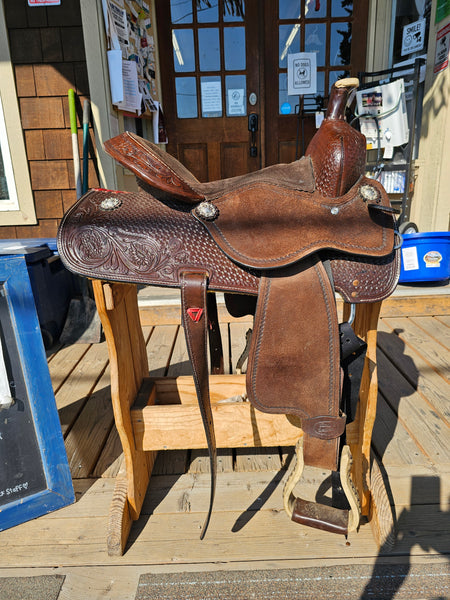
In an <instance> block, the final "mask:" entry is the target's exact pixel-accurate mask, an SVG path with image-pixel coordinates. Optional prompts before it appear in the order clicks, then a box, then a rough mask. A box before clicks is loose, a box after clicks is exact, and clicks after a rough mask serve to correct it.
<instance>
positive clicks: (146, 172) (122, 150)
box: [104, 131, 314, 204]
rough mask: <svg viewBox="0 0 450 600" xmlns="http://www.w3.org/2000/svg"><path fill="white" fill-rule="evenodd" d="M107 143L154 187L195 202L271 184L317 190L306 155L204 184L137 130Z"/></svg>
mask: <svg viewBox="0 0 450 600" xmlns="http://www.w3.org/2000/svg"><path fill="white" fill-rule="evenodd" d="M104 146H105V150H106V151H107V152H108V154H110V155H111V156H112V157H113V158H114V159H115V160H116V161H117V162H119V163H120V164H121V165H123V166H124V167H127V168H128V169H130V171H132V172H133V173H135V174H136V176H137V177H138V178H139V179H140V180H141V181H143V182H145V183H147V184H148V185H149V186H150V187H151V188H153V189H158V190H161V191H163V192H167V193H168V194H170V195H171V196H175V197H177V198H180V199H182V200H183V202H187V203H191V204H197V203H198V202H201V201H202V200H215V199H217V198H221V197H222V196H223V195H224V194H225V193H228V192H230V191H233V190H236V191H237V190H239V189H242V188H243V187H245V186H250V185H260V184H261V185H262V184H268V185H273V186H275V187H277V186H282V187H284V188H289V189H292V190H298V191H306V192H312V191H314V173H313V166H312V161H311V159H309V158H306V157H303V158H301V159H299V160H297V161H295V162H293V163H290V164H281V165H272V166H270V167H266V168H265V169H261V170H259V171H255V172H253V173H247V174H245V175H239V176H237V177H231V178H228V179H221V180H218V181H212V182H206V183H201V182H200V181H198V179H197V178H196V177H195V175H193V174H192V173H191V172H190V171H189V170H188V169H186V167H185V166H184V165H183V164H182V163H180V162H179V161H178V160H177V159H176V158H174V157H173V156H172V155H170V154H169V153H168V152H163V151H162V150H160V149H159V147H158V146H156V145H155V144H152V143H151V142H149V141H147V140H144V139H142V138H141V137H139V136H137V135H136V134H134V133H131V132H128V131H126V132H125V133H123V134H121V135H120V136H117V137H115V138H113V139H111V140H108V141H106V142H105V144H104Z"/></svg>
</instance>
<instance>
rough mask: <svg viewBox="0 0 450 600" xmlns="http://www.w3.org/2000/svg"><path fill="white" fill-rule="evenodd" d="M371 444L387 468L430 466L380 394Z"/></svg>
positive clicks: (429, 461)
mask: <svg viewBox="0 0 450 600" xmlns="http://www.w3.org/2000/svg"><path fill="white" fill-rule="evenodd" d="M372 444H373V447H374V448H375V450H376V453H377V454H378V456H379V457H380V458H381V460H382V461H383V464H384V465H385V466H386V467H387V468H388V467H391V466H393V465H396V466H397V465H403V466H405V467H409V466H412V465H417V466H421V467H431V466H432V462H431V460H430V459H429V458H427V457H426V456H425V455H424V454H423V453H422V452H421V449H420V448H419V447H418V445H417V443H416V442H415V441H414V439H413V438H412V437H411V435H410V434H409V432H408V431H407V430H406V429H405V427H404V426H403V424H402V423H401V422H400V421H399V420H398V418H397V415H396V414H395V412H394V411H393V410H392V408H391V406H390V405H389V404H388V403H387V401H386V400H385V399H384V398H383V396H382V395H381V394H378V404H377V416H376V419H375V425H374V428H373V435H372Z"/></svg>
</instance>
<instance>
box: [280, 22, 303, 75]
mask: <svg viewBox="0 0 450 600" xmlns="http://www.w3.org/2000/svg"><path fill="white" fill-rule="evenodd" d="M295 52H300V25H299V24H298V23H297V24H295V25H280V26H279V58H280V60H279V66H280V67H281V68H286V67H287V58H286V57H287V55H288V54H294V53H295Z"/></svg>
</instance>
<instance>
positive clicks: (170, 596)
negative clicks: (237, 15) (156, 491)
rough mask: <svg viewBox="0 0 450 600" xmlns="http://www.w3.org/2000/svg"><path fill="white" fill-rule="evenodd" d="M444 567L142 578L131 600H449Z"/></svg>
mask: <svg viewBox="0 0 450 600" xmlns="http://www.w3.org/2000/svg"><path fill="white" fill-rule="evenodd" d="M449 592H450V581H449V571H448V565H446V564H425V565H409V564H404V565H386V564H377V565H375V567H373V566H370V565H348V566H340V567H317V568H306V569H280V570H273V571H256V570H254V571H213V572H206V573H176V574H169V575H167V574H146V575H141V577H140V580H139V585H138V589H137V593H136V600H150V599H152V600H154V599H156V598H157V599H158V600H222V599H223V600H225V599H226V600H278V599H279V600H291V599H292V600H294V599H295V600H303V599H305V600H306V599H307V600H312V599H314V600H330V598H332V599H333V598H335V599H336V600H337V599H339V600H343V599H347V598H348V599H351V600H358V599H359V600H366V599H367V600H369V599H371V600H374V599H376V600H391V599H393V598H395V600H400V599H408V600H412V599H416V598H427V599H428V600H444V599H446V598H449Z"/></svg>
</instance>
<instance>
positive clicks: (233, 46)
mask: <svg viewBox="0 0 450 600" xmlns="http://www.w3.org/2000/svg"><path fill="white" fill-rule="evenodd" d="M223 36H224V44H225V69H226V70H227V71H243V70H244V69H245V27H226V28H225V29H224V30H223Z"/></svg>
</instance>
